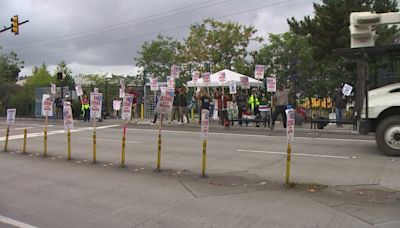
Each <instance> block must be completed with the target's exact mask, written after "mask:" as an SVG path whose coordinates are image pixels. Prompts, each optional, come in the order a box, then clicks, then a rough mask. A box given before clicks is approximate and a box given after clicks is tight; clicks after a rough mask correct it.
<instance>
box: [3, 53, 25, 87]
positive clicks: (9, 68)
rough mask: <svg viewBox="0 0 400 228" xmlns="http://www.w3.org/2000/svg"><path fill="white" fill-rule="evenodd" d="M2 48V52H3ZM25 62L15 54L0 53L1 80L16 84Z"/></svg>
mask: <svg viewBox="0 0 400 228" xmlns="http://www.w3.org/2000/svg"><path fill="white" fill-rule="evenodd" d="M1 49H2V48H1V47H0V51H1ZM23 64H24V62H23V61H21V60H20V59H19V58H18V56H17V54H16V53H15V52H10V53H9V54H4V53H1V52H0V80H2V81H7V82H16V81H17V77H18V74H19V72H20V71H21V68H23Z"/></svg>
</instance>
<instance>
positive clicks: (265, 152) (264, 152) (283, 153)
mask: <svg viewBox="0 0 400 228" xmlns="http://www.w3.org/2000/svg"><path fill="white" fill-rule="evenodd" d="M237 151H238V152H248V153H261V154H279V155H286V154H287V153H286V152H278V151H262V150H243V149H237ZM292 155H293V156H305V157H318V158H337V159H350V158H351V157H347V156H336V155H323V154H303V153H292Z"/></svg>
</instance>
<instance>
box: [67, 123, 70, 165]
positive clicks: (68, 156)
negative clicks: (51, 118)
mask: <svg viewBox="0 0 400 228" xmlns="http://www.w3.org/2000/svg"><path fill="white" fill-rule="evenodd" d="M67 135H68V160H71V131H70V130H69V128H68V133H67Z"/></svg>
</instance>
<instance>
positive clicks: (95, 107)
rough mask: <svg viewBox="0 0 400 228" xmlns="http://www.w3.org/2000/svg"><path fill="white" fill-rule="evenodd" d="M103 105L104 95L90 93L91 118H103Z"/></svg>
mask: <svg viewBox="0 0 400 228" xmlns="http://www.w3.org/2000/svg"><path fill="white" fill-rule="evenodd" d="M102 104H103V94H102V93H90V117H91V118H101V106H102Z"/></svg>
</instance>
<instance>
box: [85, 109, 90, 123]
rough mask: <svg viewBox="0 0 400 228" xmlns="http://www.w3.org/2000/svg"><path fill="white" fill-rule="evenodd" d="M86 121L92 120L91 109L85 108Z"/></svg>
mask: <svg viewBox="0 0 400 228" xmlns="http://www.w3.org/2000/svg"><path fill="white" fill-rule="evenodd" d="M84 121H90V109H85V116H84Z"/></svg>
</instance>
